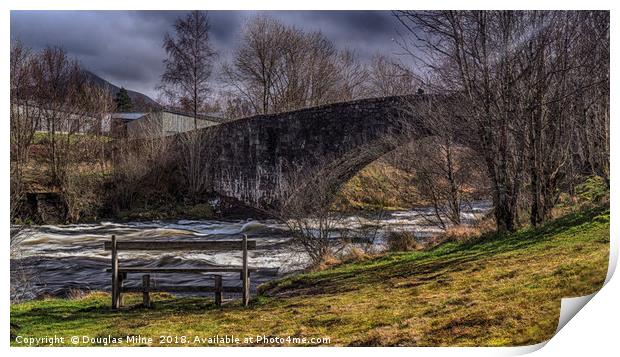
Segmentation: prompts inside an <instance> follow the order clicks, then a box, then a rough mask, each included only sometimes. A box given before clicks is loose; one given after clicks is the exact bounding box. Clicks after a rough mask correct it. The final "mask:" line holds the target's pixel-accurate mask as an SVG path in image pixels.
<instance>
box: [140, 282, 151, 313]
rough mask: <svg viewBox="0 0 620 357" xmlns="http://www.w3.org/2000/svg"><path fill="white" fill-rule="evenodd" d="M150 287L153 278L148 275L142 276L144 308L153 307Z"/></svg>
mask: <svg viewBox="0 0 620 357" xmlns="http://www.w3.org/2000/svg"><path fill="white" fill-rule="evenodd" d="M150 286H151V276H150V275H148V274H146V275H142V305H144V307H151V297H150V296H149V289H150Z"/></svg>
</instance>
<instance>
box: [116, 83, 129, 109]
mask: <svg viewBox="0 0 620 357" xmlns="http://www.w3.org/2000/svg"><path fill="white" fill-rule="evenodd" d="M114 102H115V103H116V111H117V112H130V111H131V108H132V106H133V105H132V103H131V98H130V97H129V94H128V93H127V89H125V88H121V89H120V90H119V91H118V93H116V98H115V99H114Z"/></svg>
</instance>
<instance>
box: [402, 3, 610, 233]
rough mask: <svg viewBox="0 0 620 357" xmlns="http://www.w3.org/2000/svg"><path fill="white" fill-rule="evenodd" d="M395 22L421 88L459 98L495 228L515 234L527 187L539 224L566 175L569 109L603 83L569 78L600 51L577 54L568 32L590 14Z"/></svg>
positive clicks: (578, 32) (439, 15)
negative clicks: (488, 189) (421, 76)
mask: <svg viewBox="0 0 620 357" xmlns="http://www.w3.org/2000/svg"><path fill="white" fill-rule="evenodd" d="M396 16H397V18H398V19H399V20H400V21H401V23H402V24H403V25H404V26H405V27H406V29H407V30H408V31H409V34H410V38H409V39H410V42H409V43H410V44H412V45H413V46H414V49H415V50H413V49H411V50H410V52H409V53H410V54H411V55H412V56H413V57H414V58H415V59H416V60H417V61H418V62H419V63H420V64H422V65H423V66H424V71H428V72H430V73H431V74H432V76H431V77H430V78H431V79H432V81H431V82H429V83H426V87H428V88H431V89H432V90H433V91H434V92H435V93H442V94H444V95H446V96H451V97H457V96H458V97H459V98H460V106H459V107H460V108H461V109H462V110H461V112H460V120H461V122H463V123H466V125H464V126H463V128H464V130H467V131H468V132H469V135H466V137H468V138H471V140H470V142H469V143H468V145H469V146H470V147H472V148H475V149H476V150H477V151H478V153H479V154H480V155H481V157H483V159H484V160H485V162H486V167H487V172H488V174H489V177H490V179H491V182H492V187H493V201H494V207H495V217H496V221H497V226H498V229H499V230H514V229H516V227H517V226H518V202H520V197H521V195H522V194H523V191H524V185H523V183H524V182H526V181H528V180H529V182H530V185H529V186H530V192H531V200H530V201H531V202H530V204H531V212H530V216H531V221H532V223H533V224H538V223H540V222H541V221H542V220H544V219H545V218H546V217H547V216H548V215H549V212H550V209H551V208H552V207H553V205H554V204H555V202H556V200H557V197H558V193H559V188H560V187H561V185H562V183H563V181H564V176H565V171H566V168H567V167H569V166H570V165H568V164H567V163H568V162H569V160H570V158H569V156H570V155H569V150H568V148H570V147H571V146H572V145H573V144H571V142H570V140H571V139H570V138H571V137H572V133H573V132H574V123H575V118H576V116H575V115H574V114H573V113H571V107H572V103H573V102H574V101H575V100H576V96H577V95H578V94H582V95H583V93H584V92H586V91H590V89H592V88H596V87H598V86H599V85H602V86H603V87H604V86H605V79H604V78H603V80H599V81H597V80H596V79H594V80H593V79H589V80H586V81H583V77H582V78H581V79H582V81H579V80H577V78H578V77H576V75H577V73H579V72H578V70H577V69H579V68H581V69H584V68H587V67H588V64H587V63H586V62H587V60H586V61H584V59H590V58H592V56H591V54H592V52H593V51H594V52H596V51H597V50H601V47H600V46H599V47H598V48H597V49H595V50H589V51H588V50H586V51H584V48H583V46H581V45H579V44H580V43H582V41H581V39H582V38H583V37H587V36H589V35H590V34H589V33H587V32H584V30H583V28H584V27H580V26H579V25H577V24H579V23H580V17H582V16H584V17H586V18H587V17H588V16H592V12H588V13H578V12H548V11H546V12H536V11H423V12H408V11H405V12H397V13H396ZM599 20H601V18H599ZM585 22H587V21H585ZM603 22H605V20H604V19H603ZM607 22H608V21H607ZM601 29H604V26H603V27H602V28H601ZM604 33H605V30H602V31H600V32H599V35H600V36H602V38H604ZM603 41H604V40H603ZM599 58H601V61H604V58H605V56H604V55H602V56H599ZM590 68H592V69H593V67H590Z"/></svg>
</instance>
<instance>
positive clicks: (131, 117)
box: [112, 113, 147, 120]
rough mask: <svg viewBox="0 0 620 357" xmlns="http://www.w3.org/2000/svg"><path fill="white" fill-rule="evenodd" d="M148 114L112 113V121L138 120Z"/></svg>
mask: <svg viewBox="0 0 620 357" xmlns="http://www.w3.org/2000/svg"><path fill="white" fill-rule="evenodd" d="M146 114H147V113H112V119H124V120H136V119H140V118H142V117H143V116H145V115H146Z"/></svg>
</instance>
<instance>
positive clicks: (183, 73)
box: [160, 10, 215, 128]
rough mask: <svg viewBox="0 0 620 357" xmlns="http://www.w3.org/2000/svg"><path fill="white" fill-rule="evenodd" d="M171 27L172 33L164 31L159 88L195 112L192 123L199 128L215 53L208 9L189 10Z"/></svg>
mask: <svg viewBox="0 0 620 357" xmlns="http://www.w3.org/2000/svg"><path fill="white" fill-rule="evenodd" d="M174 29H175V36H172V35H170V34H168V33H167V34H166V36H165V37H164V49H165V50H166V53H167V54H168V58H167V59H165V60H164V65H165V71H164V74H163V75H162V77H161V81H162V85H161V87H160V88H161V89H162V90H163V91H164V92H165V93H166V94H168V95H169V96H171V97H172V98H173V100H174V102H175V103H176V104H177V105H180V106H181V107H183V108H184V109H186V110H189V111H190V112H191V113H192V114H193V115H194V126H195V128H198V119H197V118H198V113H199V112H200V111H201V110H202V109H203V107H204V105H205V101H206V99H207V95H208V93H209V91H210V88H209V77H210V76H211V70H212V66H213V58H214V56H215V51H213V49H212V48H211V44H210V38H209V29H210V25H209V21H208V18H207V12H206V11H197V10H196V11H192V12H191V13H189V14H187V16H186V17H185V18H183V19H178V20H177V21H176V22H175V24H174Z"/></svg>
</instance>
